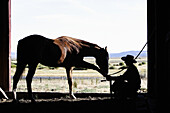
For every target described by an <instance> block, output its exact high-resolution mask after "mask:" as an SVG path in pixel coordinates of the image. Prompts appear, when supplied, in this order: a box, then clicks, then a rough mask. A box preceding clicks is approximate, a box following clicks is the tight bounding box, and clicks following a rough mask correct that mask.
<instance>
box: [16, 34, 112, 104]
mask: <svg viewBox="0 0 170 113" xmlns="http://www.w3.org/2000/svg"><path fill="white" fill-rule="evenodd" d="M86 56H92V57H95V58H96V64H97V65H98V66H95V65H94V64H90V63H88V62H86V61H84V60H83V57H86ZM108 59H109V57H108V52H107V47H106V48H101V47H99V46H98V45H97V44H93V43H90V42H87V41H84V40H80V39H76V38H72V37H68V36H61V37H59V38H56V39H48V38H46V37H44V36H41V35H30V36H27V37H25V38H23V39H21V40H19V42H18V47H17V68H16V72H15V75H14V77H13V94H14V101H17V95H16V89H17V83H18V81H19V79H20V77H21V75H22V73H23V71H24V69H25V67H26V65H28V68H29V70H28V74H27V76H26V82H27V90H28V95H29V98H30V99H31V101H32V102H34V101H35V100H34V98H33V95H32V88H31V82H32V78H33V76H34V74H35V71H36V67H37V65H38V64H39V63H41V64H43V65H46V66H52V67H64V68H65V69H66V73H67V79H68V84H69V95H70V98H74V99H75V98H76V97H75V96H74V94H73V91H72V76H71V73H72V67H73V66H75V67H84V68H89V69H93V70H96V71H98V72H99V73H101V74H102V75H103V76H106V75H107V74H108Z"/></svg>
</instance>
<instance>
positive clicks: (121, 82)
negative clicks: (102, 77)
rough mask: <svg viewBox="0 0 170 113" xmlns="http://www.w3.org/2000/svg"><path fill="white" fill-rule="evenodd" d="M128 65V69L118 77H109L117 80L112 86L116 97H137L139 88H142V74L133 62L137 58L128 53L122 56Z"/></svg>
mask: <svg viewBox="0 0 170 113" xmlns="http://www.w3.org/2000/svg"><path fill="white" fill-rule="evenodd" d="M121 59H122V60H123V61H124V62H125V63H126V65H127V71H126V72H125V73H124V74H123V75H121V76H118V77H109V78H107V79H111V80H115V82H114V83H113V85H112V86H111V88H112V91H113V92H114V96H115V97H120V98H126V97H129V98H134V97H136V94H137V90H138V89H140V84H141V80H140V75H139V72H138V69H137V68H136V66H135V65H134V64H133V63H136V60H135V59H134V57H133V56H132V55H127V56H126V57H122V58H121Z"/></svg>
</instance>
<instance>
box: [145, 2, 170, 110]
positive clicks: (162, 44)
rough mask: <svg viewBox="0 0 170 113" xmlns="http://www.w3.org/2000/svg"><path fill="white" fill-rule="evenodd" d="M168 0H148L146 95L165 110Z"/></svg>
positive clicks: (169, 67) (169, 90)
mask: <svg viewBox="0 0 170 113" xmlns="http://www.w3.org/2000/svg"><path fill="white" fill-rule="evenodd" d="M168 4H169V3H168V1H161V0H148V1H147V20H148V96H149V99H150V103H151V104H154V105H152V106H156V109H157V111H158V110H161V112H162V110H165V111H167V109H168V106H169V104H167V103H169V95H170V77H169V76H170V7H169V6H168Z"/></svg>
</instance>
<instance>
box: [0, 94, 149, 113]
mask: <svg viewBox="0 0 170 113" xmlns="http://www.w3.org/2000/svg"><path fill="white" fill-rule="evenodd" d="M20 95H22V93H21V94H20ZM36 95H38V96H39V97H41V95H40V94H36ZM46 95H47V96H46V97H48V96H49V95H51V98H39V99H36V103H31V102H30V100H28V99H19V103H13V102H12V99H9V100H6V101H5V102H2V101H1V102H0V111H1V113H5V112H6V113H7V112H16V113H51V112H58V113H59V112H64V113H65V112H68V113H69V112H71V113H82V112H86V113H92V112H96V113H100V112H101V113H109V112H113V113H125V112H128V113H144V112H145V113H149V110H148V107H147V101H146V97H145V95H144V94H139V95H138V98H137V99H136V100H120V99H111V98H110V97H109V94H91V95H90V94H76V96H77V99H74V100H73V99H69V98H68V96H67V95H65V94H57V95H56V97H57V98H53V96H55V94H48V93H47V94H46ZM61 95H62V96H61ZM59 96H60V97H59ZM9 97H10V95H9Z"/></svg>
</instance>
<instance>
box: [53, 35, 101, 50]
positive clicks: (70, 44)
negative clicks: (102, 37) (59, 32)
mask: <svg viewBox="0 0 170 113" xmlns="http://www.w3.org/2000/svg"><path fill="white" fill-rule="evenodd" d="M54 43H55V44H57V45H58V46H59V47H60V48H66V49H67V50H68V51H69V52H72V51H73V50H76V52H77V53H79V49H80V48H83V47H88V48H90V47H92V48H96V49H100V48H101V47H99V46H98V45H97V44H93V43H90V42H87V41H84V40H80V39H76V38H72V37H68V36H61V37H59V38H56V39H54Z"/></svg>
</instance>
